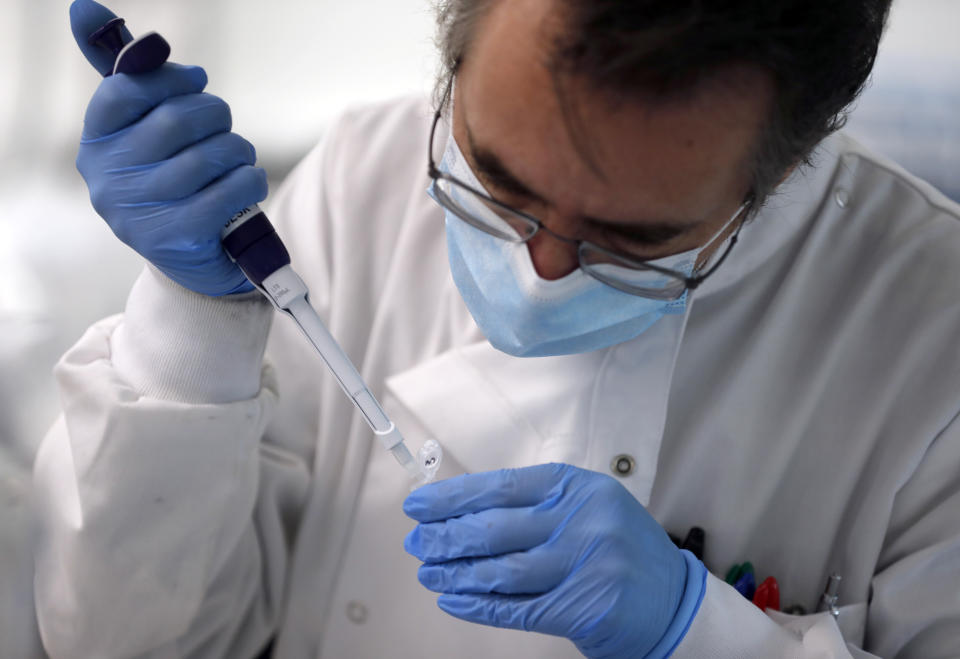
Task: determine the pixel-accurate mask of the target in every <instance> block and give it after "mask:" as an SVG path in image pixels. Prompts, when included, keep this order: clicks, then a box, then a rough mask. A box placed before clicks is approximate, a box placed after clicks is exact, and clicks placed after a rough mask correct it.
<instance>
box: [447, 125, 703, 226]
mask: <svg viewBox="0 0 960 659" xmlns="http://www.w3.org/2000/svg"><path fill="white" fill-rule="evenodd" d="M464 124H465V126H466V133H467V143H468V144H469V146H470V153H471V155H472V156H473V161H474V165H475V166H476V168H477V170H478V171H477V173H478V174H480V175H481V176H482V177H483V178H485V179H487V180H488V181H490V182H491V183H492V184H493V185H494V186H496V187H497V188H498V189H500V190H502V191H504V192H508V193H510V194H515V195H518V196H520V197H524V198H526V199H529V200H531V201H535V202H540V203H543V204H546V203H548V202H547V200H546V199H544V198H543V196H541V195H539V194H537V193H536V192H534V191H533V190H532V189H531V188H530V187H529V186H528V185H527V184H526V183H524V182H523V181H521V180H520V179H519V178H518V177H517V176H516V175H515V174H514V173H513V172H511V171H510V168H509V167H507V166H506V165H505V164H504V162H503V160H501V159H500V156H498V155H497V154H496V153H495V152H494V151H493V150H491V149H489V148H486V147H483V146H480V145H478V144H477V143H476V141H475V139H474V136H473V132H472V131H471V130H470V125H469V124H468V123H466V122H464ZM580 220H582V221H583V222H584V223H585V224H587V225H588V226H590V227H592V228H595V229H601V230H603V231H606V232H609V233H613V234H616V235H618V236H621V237H624V238H627V239H629V240H634V241H637V242H640V243H646V244H649V245H662V244H665V243H668V242H670V241H671V240H673V239H674V238H676V237H678V236H680V235H682V234H684V233H686V232H687V231H689V230H691V229H693V228H695V227H697V226H699V225H700V222H696V221H690V220H687V221H663V220H660V221H650V222H643V223H639V222H638V223H636V224H624V223H623V222H613V221H611V220H604V219H601V218H598V217H592V216H589V215H585V216H581V217H580Z"/></svg>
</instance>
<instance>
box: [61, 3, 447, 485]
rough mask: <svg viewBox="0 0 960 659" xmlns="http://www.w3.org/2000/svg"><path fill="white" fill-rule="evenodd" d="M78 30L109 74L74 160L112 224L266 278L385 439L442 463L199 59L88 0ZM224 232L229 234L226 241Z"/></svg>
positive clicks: (215, 266)
mask: <svg viewBox="0 0 960 659" xmlns="http://www.w3.org/2000/svg"><path fill="white" fill-rule="evenodd" d="M70 17H71V25H72V27H73V32H74V37H75V38H76V40H77V43H78V44H79V45H80V48H81V50H82V51H83V53H84V55H85V56H86V57H87V59H88V60H89V61H90V63H91V64H93V66H94V67H95V68H96V69H97V70H98V71H99V72H100V73H101V75H104V76H106V79H105V80H104V81H103V82H102V83H101V85H100V87H99V88H98V89H97V92H96V93H95V94H94V96H93V99H92V100H91V102H90V105H89V107H88V108H87V114H86V119H85V121H84V130H83V137H82V139H81V145H80V152H79V155H78V157H77V168H78V169H79V170H80V173H81V174H82V175H83V177H84V180H86V182H87V186H88V187H89V189H90V197H91V200H92V202H93V205H94V207H95V208H96V210H97V212H98V213H99V214H100V215H101V216H102V217H103V218H104V219H105V220H106V221H107V223H108V224H109V225H110V227H111V229H113V231H114V233H115V234H116V235H117V237H119V238H120V239H121V240H122V241H123V242H124V243H126V244H127V245H129V246H130V247H132V248H133V249H134V250H136V251H137V252H138V253H139V254H141V255H142V256H143V257H144V258H146V259H147V260H148V261H150V262H151V263H153V264H154V265H155V266H156V267H157V268H158V269H159V270H161V271H162V272H163V273H164V274H166V275H167V276H168V277H170V279H172V280H173V281H175V282H177V283H178V284H180V285H182V286H184V287H186V288H189V289H191V290H193V291H196V292H198V293H202V294H205V295H212V296H219V295H228V294H232V293H242V292H248V291H251V290H253V288H254V287H256V288H257V289H259V290H260V291H261V292H262V293H263V294H264V295H265V296H266V297H267V298H268V299H269V300H270V301H271V302H272V303H273V304H274V306H276V308H277V309H278V310H279V311H281V312H282V313H284V314H286V315H288V316H290V317H291V318H292V319H293V320H294V321H295V322H296V323H297V325H298V326H299V327H300V329H301V330H302V331H303V333H304V335H305V336H306V337H307V339H308V340H309V341H310V342H311V343H312V344H313V346H314V347H315V348H316V349H317V351H318V352H319V353H320V356H321V357H322V358H323V361H324V362H325V363H326V364H327V366H328V368H329V369H330V371H331V372H332V373H333V375H334V376H335V377H336V379H337V382H338V383H339V384H340V386H341V388H342V389H343V391H344V393H346V394H347V396H349V397H350V399H351V400H352V401H353V403H354V404H355V405H356V407H357V409H359V410H360V412H361V414H362V415H363V418H364V420H365V421H366V422H367V424H368V425H369V426H370V428H371V430H373V432H374V434H375V435H376V436H377V438H378V439H379V440H380V443H381V444H382V445H383V447H384V448H386V449H387V450H389V451H390V452H391V453H392V454H393V455H394V457H396V459H397V461H398V462H399V463H400V464H401V465H403V466H404V467H405V468H406V469H407V470H408V471H409V472H410V473H411V475H412V476H413V477H414V478H415V479H416V480H417V483H422V482H428V481H429V480H432V478H433V476H434V475H435V474H436V471H437V469H438V467H439V464H440V457H441V452H440V448H439V445H437V444H436V442H433V441H430V442H427V443H426V444H425V445H424V447H423V448H421V450H420V452H419V454H418V456H417V457H416V458H415V457H414V456H413V455H412V454H411V453H410V451H409V450H408V449H407V447H406V445H405V444H404V442H403V437H402V436H401V434H400V432H399V430H398V429H397V428H396V426H395V425H394V424H393V422H392V421H390V419H389V418H388V417H387V415H386V414H385V413H384V411H383V409H382V408H381V407H380V404H379V402H378V401H377V400H376V398H374V396H373V394H371V392H370V390H369V389H368V387H367V385H366V383H364V381H363V379H362V378H361V376H360V374H359V373H358V372H357V370H356V368H355V367H354V365H353V363H352V362H351V361H350V359H349V357H347V355H346V353H344V351H343V349H342V348H341V347H340V345H339V344H338V343H337V342H336V340H335V339H334V338H333V336H332V335H331V334H330V333H329V331H327V328H326V327H325V326H324V324H323V322H322V320H321V319H320V317H319V315H318V314H317V313H316V311H315V310H314V309H313V307H312V306H311V305H310V303H309V301H308V291H307V287H306V285H305V284H304V283H303V280H302V279H301V278H300V277H299V275H297V273H296V272H294V271H293V269H292V268H291V266H290V257H289V255H288V253H287V250H286V248H285V247H284V245H283V243H282V242H281V241H280V239H279V237H278V236H277V235H276V233H275V232H274V230H273V227H272V226H271V224H270V222H269V220H268V219H267V218H266V215H264V214H263V212H262V211H260V209H259V207H258V206H257V203H258V202H260V201H262V200H263V199H264V198H266V196H267V178H266V173H265V172H264V171H263V170H262V169H259V168H257V167H255V166H254V163H255V162H256V152H255V151H254V148H253V146H252V145H251V144H250V143H249V142H247V141H246V140H245V139H243V138H242V137H240V136H239V135H236V134H235V133H232V132H231V130H230V129H231V126H232V123H231V116H230V108H229V106H227V104H226V103H225V102H224V101H223V100H221V99H219V98H217V97H216V96H212V95H210V94H207V93H204V92H203V89H204V88H205V87H206V83H207V76H206V73H204V71H203V69H200V68H199V67H187V66H181V65H177V64H170V63H166V58H167V56H168V54H169V46H168V45H167V44H166V42H165V41H164V40H163V38H162V37H160V36H159V35H157V34H155V33H148V34H147V35H144V36H143V37H141V38H139V39H137V40H134V39H133V37H132V35H131V34H130V32H129V31H128V30H127V29H126V27H124V22H123V21H122V20H121V19H118V18H117V17H116V16H115V15H114V14H113V13H112V12H111V11H110V10H109V9H107V8H106V7H103V6H102V5H99V4H98V3H96V2H93V1H92V0H75V2H74V3H73V5H71V7H70ZM221 241H222V242H221Z"/></svg>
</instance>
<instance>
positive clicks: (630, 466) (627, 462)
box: [610, 453, 637, 476]
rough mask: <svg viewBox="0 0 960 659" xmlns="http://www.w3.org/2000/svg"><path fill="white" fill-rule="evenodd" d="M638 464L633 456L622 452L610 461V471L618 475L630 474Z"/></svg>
mask: <svg viewBox="0 0 960 659" xmlns="http://www.w3.org/2000/svg"><path fill="white" fill-rule="evenodd" d="M636 466H637V463H636V461H635V460H634V459H633V456H631V455H627V454H626V453H621V454H620V455H618V456H616V457H614V458H613V460H611V461H610V471H612V472H613V473H614V474H616V475H617V476H629V475H630V474H632V473H633V470H634V468H635V467H636Z"/></svg>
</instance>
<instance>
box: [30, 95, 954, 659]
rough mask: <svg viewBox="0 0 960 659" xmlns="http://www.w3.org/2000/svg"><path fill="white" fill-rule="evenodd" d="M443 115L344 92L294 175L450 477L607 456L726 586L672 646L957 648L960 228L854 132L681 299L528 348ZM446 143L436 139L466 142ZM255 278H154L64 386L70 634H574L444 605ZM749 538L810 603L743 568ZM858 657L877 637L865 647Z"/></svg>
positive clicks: (305, 237)
mask: <svg viewBox="0 0 960 659" xmlns="http://www.w3.org/2000/svg"><path fill="white" fill-rule="evenodd" d="M430 118H431V117H430V111H429V109H428V108H427V106H426V105H425V104H423V103H422V102H419V101H413V100H408V101H403V102H396V103H391V104H387V105H382V106H377V107H372V108H366V109H362V110H358V111H356V112H353V113H351V114H348V115H346V116H345V117H344V118H343V119H342V120H341V121H340V122H339V123H338V125H337V126H336V128H335V130H333V131H332V132H331V134H330V135H329V137H328V139H326V140H325V141H324V142H323V143H322V144H321V145H320V146H318V147H317V148H316V149H315V150H314V151H313V152H312V153H311V154H310V155H309V156H308V157H307V158H306V160H305V161H304V162H303V163H302V164H301V165H300V166H299V167H298V169H297V170H296V171H295V173H294V174H293V175H292V176H291V178H290V180H289V181H288V182H287V184H286V185H285V186H284V188H283V190H282V191H281V192H280V193H279V194H278V195H276V196H275V198H274V203H273V205H272V209H271V213H272V219H273V220H274V222H275V223H276V224H277V225H278V227H279V230H280V232H281V234H282V236H283V237H284V238H285V241H286V243H287V245H288V246H289V247H290V248H291V250H292V253H293V259H294V265H295V267H296V268H297V269H298V270H299V271H300V272H301V274H302V275H303V276H304V278H305V280H306V282H307V284H308V285H309V287H310V290H311V292H312V301H313V303H314V305H315V306H316V307H317V308H318V309H319V310H320V311H321V313H322V314H323V315H324V317H325V318H327V319H328V321H329V327H330V329H331V331H332V332H333V334H334V335H335V336H336V337H338V339H339V340H340V341H341V343H342V344H343V346H344V347H345V349H346V350H347V351H348V352H349V353H350V354H351V356H352V357H353V358H354V360H355V361H356V363H357V364H358V367H359V369H360V370H361V372H362V374H363V375H364V376H365V378H366V379H367V381H368V382H369V383H370V385H371V387H372V389H373V390H374V392H375V394H376V395H378V396H380V397H381V398H382V400H383V401H384V405H385V407H386V408H387V410H388V412H389V413H390V414H391V415H392V417H393V418H394V420H395V421H396V422H397V423H398V426H399V427H400V428H401V429H402V430H403V431H404V434H405V435H406V437H407V441H408V443H410V444H411V445H412V446H413V448H414V449H416V447H417V446H419V445H420V443H421V442H422V441H423V440H424V439H425V438H427V437H435V438H437V439H438V440H439V441H440V443H441V444H442V446H443V448H444V451H445V458H444V463H443V469H442V470H441V475H452V474H455V473H459V472H463V471H470V472H477V471H481V470H488V469H496V468H500V467H516V466H521V465H530V464H535V463H541V462H547V461H563V462H569V463H572V464H576V465H579V466H582V467H586V468H590V469H594V470H597V471H601V472H607V473H610V464H611V460H612V459H613V458H614V457H615V456H618V455H620V454H626V455H629V456H631V457H633V458H634V460H635V463H636V469H635V470H634V471H633V473H632V474H630V475H628V476H626V477H621V482H622V483H623V484H624V485H625V486H626V487H627V488H628V489H629V490H630V491H631V492H632V493H633V494H634V495H635V496H636V497H637V499H639V500H640V501H641V502H642V503H644V504H646V505H647V506H648V509H649V510H650V512H651V513H652V514H653V515H654V517H656V518H657V519H658V520H659V521H660V522H661V523H662V524H663V525H664V527H665V528H666V529H667V530H668V531H670V532H671V533H673V534H675V535H681V536H682V535H684V534H685V533H686V531H687V529H688V528H689V527H691V526H693V525H699V526H702V527H704V528H705V529H706V533H707V540H706V544H707V546H706V555H705V563H706V565H707V567H708V568H710V569H711V571H712V572H713V573H715V574H718V575H720V578H716V577H710V579H709V581H708V585H707V591H706V596H705V599H704V602H703V605H702V607H701V610H700V612H699V614H698V615H697V617H696V619H695V620H694V622H693V624H692V626H691V628H690V630H689V633H688V634H687V636H686V638H685V639H684V640H683V642H682V643H681V644H680V646H679V647H678V648H677V650H676V652H675V654H674V655H673V656H674V657H676V658H677V659H687V658H694V657H696V658H703V657H749V658H753V657H756V658H760V657H763V658H769V657H850V656H853V657H867V656H880V657H885V658H890V659H892V658H893V657H903V658H905V657H923V658H924V659H937V658H940V657H957V656H960V576H958V575H960V426H958V423H957V421H956V415H957V413H958V410H960V350H958V347H957V340H958V336H960V283H958V282H960V258H958V257H960V223H958V221H957V220H958V209H957V207H956V206H954V205H951V204H950V203H949V202H948V201H947V200H946V199H945V198H944V197H942V196H941V195H939V194H938V193H936V192H935V191H934V190H933V189H932V188H930V187H929V186H927V185H926V184H924V183H922V182H919V181H916V180H914V179H912V178H911V177H909V176H908V175H906V174H904V173H903V172H902V171H900V170H899V169H898V168H896V167H895V166H893V165H891V164H889V163H887V162H885V161H883V160H882V159H879V158H877V157H875V156H873V155H871V154H869V153H866V152H864V151H863V149H862V148H861V147H859V146H858V145H857V144H855V143H853V142H852V141H850V140H848V139H846V138H844V137H843V136H834V137H832V138H830V139H828V140H827V141H826V142H825V143H824V144H823V145H822V146H821V148H820V150H819V151H818V153H817V155H816V167H815V168H813V169H809V168H808V169H804V170H802V171H800V172H797V173H795V174H794V175H793V176H792V178H791V179H789V180H788V181H787V182H786V183H785V184H784V185H783V186H782V187H781V189H780V190H779V192H778V194H777V195H776V196H774V197H773V198H772V199H771V200H770V202H769V203H768V205H767V208H766V210H765V211H764V212H763V213H762V214H761V215H760V216H759V217H758V218H757V219H756V220H755V221H754V222H753V223H751V224H749V225H748V226H747V227H746V228H745V229H744V230H743V233H742V237H741V242H740V244H739V245H737V247H736V248H735V249H734V251H733V253H732V255H731V257H730V259H729V260H728V261H727V263H725V264H724V265H723V267H721V268H720V270H719V271H718V272H717V273H716V274H715V275H714V276H713V277H712V278H711V279H709V280H708V282H707V283H706V284H705V286H704V287H703V288H702V289H701V290H698V291H696V293H695V294H694V295H693V296H692V301H691V304H690V305H689V308H688V311H687V313H686V314H684V315H676V316H668V317H666V318H664V319H662V320H661V321H659V322H658V323H657V324H655V325H654V326H653V327H652V328H651V329H650V330H649V331H648V332H646V333H644V334H643V335H641V336H640V337H638V338H636V339H634V340H632V341H629V342H627V343H624V344H621V345H618V346H614V347H611V348H608V349H605V350H601V351H598V352H594V353H589V354H583V355H573V356H566V357H553V358H542V359H516V358H512V357H509V356H506V355H504V354H501V353H498V352H497V351H496V350H494V349H492V348H491V347H490V346H489V344H488V343H486V342H485V341H484V340H483V338H482V336H481V334H480V333H479V332H478V330H477V328H476V326H475V325H474V323H473V321H472V319H471V318H470V316H469V313H468V312H467V310H466V308H465V307H464V305H463V303H462V301H461V299H460V298H459V295H458V293H457V290H456V288H455V286H454V285H453V282H452V280H451V278H450V274H449V268H448V265H447V261H446V259H447V255H446V249H445V243H444V231H443V224H442V212H441V211H440V209H439V208H438V207H437V206H436V205H435V204H434V203H433V202H432V201H431V200H430V199H429V198H428V197H427V195H426V194H425V190H426V188H427V186H428V180H427V176H426V164H425V155H426V153H425V152H426V144H427V132H428V130H429V125H430ZM440 139H443V138H442V137H441V138H440ZM271 315H272V311H271V309H270V308H269V307H268V306H267V305H266V303H265V302H263V301H262V300H261V299H259V298H258V296H257V295H256V294H253V295H250V296H245V297H241V298H239V299H211V298H205V297H202V296H199V295H196V294H193V293H190V292H188V291H186V290H184V289H182V288H180V287H178V286H177V285H175V284H173V283H171V282H170V281H169V280H167V279H166V278H164V277H163V276H162V275H159V274H158V273H156V272H154V271H152V270H149V269H148V270H146V271H145V272H144V274H143V275H142V276H141V278H140V279H139V280H138V282H137V284H136V285H135V287H134V289H133V291H132V293H131V295H130V299H129V301H128V304H127V309H126V312H125V314H124V315H123V316H117V317H114V318H109V319H107V320H105V321H103V322H101V323H99V324H97V325H95V326H94V327H92V328H91V329H90V330H89V331H88V332H87V334H86V335H85V336H84V337H83V338H82V339H81V340H80V342H79V343H78V344H77V345H76V346H75V347H74V348H73V349H72V350H71V351H70V352H68V353H67V355H65V356H64V358H63V360H62V362H61V363H60V365H59V366H58V368H57V371H56V375H57V379H58V382H59V385H60V389H61V394H62V399H63V411H64V415H63V418H61V420H60V421H59V422H58V423H57V424H56V425H55V427H54V428H53V429H52V430H51V431H50V433H49V434H48V436H47V437H46V439H45V441H44V442H43V445H42V447H41V450H40V452H39V455H38V458H37V462H36V467H35V484H36V490H37V492H36V494H37V509H38V512H39V515H40V519H41V533H40V535H39V543H38V549H37V560H36V579H35V584H36V600H37V608H38V615H39V622H40V627H41V630H42V636H43V639H44V643H45V645H46V647H47V649H48V651H49V652H50V654H51V655H53V656H55V657H127V656H135V655H141V654H142V655H144V656H150V657H180V656H190V657H193V656H198V657H220V656H224V657H244V656H253V655H255V654H256V653H257V651H258V649H259V648H260V647H262V645H263V644H264V643H265V642H266V641H267V640H268V638H269V637H270V636H271V635H273V634H274V633H276V634H278V636H277V641H276V656H277V657H281V658H282V659H301V658H307V657H324V658H325V659H328V658H345V657H357V658H368V657H369V658H378V657H391V658H410V659H414V658H415V659H421V658H422V657H464V658H473V657H477V658H479V657H505V656H517V657H575V656H578V654H577V652H576V650H575V649H574V647H573V645H572V644H571V643H570V642H569V641H566V640H565V639H561V638H554V637H548V636H543V635H538V634H531V633H525V632H519V631H509V630H499V629H493V628H488V627H484V626H478V625H471V624H468V623H464V622H461V621H458V620H456V619H453V618H451V617H449V616H447V615H446V614H444V613H442V612H441V611H440V610H439V609H437V608H436V606H435V603H434V597H435V596H434V595H433V594H431V593H429V592H428V591H426V590H425V589H423V588H422V587H420V586H419V584H418V583H417V580H416V569H417V561H416V560H415V559H413V558H411V557H410V556H408V555H407V554H405V552H404V551H403V547H402V540H403V536H404V534H405V533H406V532H407V531H408V530H409V529H411V528H412V527H413V522H412V521H410V520H409V519H407V518H406V517H405V516H404V515H403V514H402V512H401V509H400V506H401V502H402V500H403V498H404V496H405V494H406V493H407V491H408V483H407V479H406V475H405V473H404V472H403V470H402V469H401V468H400V467H398V466H397V465H396V464H395V463H394V462H393V460H392V458H391V457H390V456H389V455H387V454H386V453H385V452H384V451H383V450H382V449H381V448H380V446H379V444H377V443H376V442H375V441H374V439H373V438H372V435H371V433H370V432H369V430H368V429H367V428H366V426H365V425H364V423H363V422H362V421H361V420H360V418H359V416H358V414H357V413H356V412H355V410H354V409H353V407H352V406H351V405H350V403H349V402H348V400H347V399H346V398H345V397H344V396H343V394H342V392H341V391H340V390H339V388H338V386H337V385H336V383H335V382H334V380H333V378H332V377H331V376H330V375H329V373H327V372H326V369H325V368H324V366H323V365H322V363H321V362H320V360H319V358H318V357H317V356H316V355H315V354H313V353H312V352H311V349H310V348H309V347H308V345H307V344H306V342H305V341H304V340H303V338H302V337H301V336H300V335H299V333H298V331H297V330H296V329H295V328H294V326H293V324H292V323H291V322H290V321H289V320H288V319H286V318H284V317H280V316H278V317H277V318H276V319H275V320H274V321H273V329H272V332H270V340H269V346H268V348H267V360H266V365H265V366H263V365H262V364H263V362H262V355H263V351H264V344H265V343H266V342H267V333H268V327H269V325H270V323H271ZM745 560H750V561H752V563H753V564H754V566H755V567H756V571H757V575H758V577H759V578H760V579H763V578H764V577H766V576H768V575H773V576H776V578H777V579H778V580H779V583H780V588H781V592H782V599H783V604H784V606H786V605H789V604H792V603H801V604H803V605H805V606H806V607H807V609H808V610H813V609H814V608H815V605H816V603H817V600H818V597H819V594H820V592H821V591H822V589H823V586H824V584H825V582H826V578H827V576H828V575H829V574H830V573H831V572H838V573H840V574H841V575H842V577H843V582H842V588H841V593H840V597H841V599H840V604H841V615H840V617H839V618H838V619H837V620H836V621H835V620H834V619H833V618H832V617H831V616H830V615H829V614H820V615H812V614H811V615H808V616H796V617H790V616H784V615H777V614H775V613H769V614H765V613H763V612H761V611H760V610H759V609H758V608H756V607H755V606H754V605H753V604H752V603H750V602H748V601H747V600H746V599H744V598H743V597H741V596H740V595H739V594H737V593H736V592H735V591H734V590H733V589H732V588H731V587H729V586H727V585H725V584H724V582H723V581H722V576H723V574H724V573H725V572H726V570H727V569H728V568H729V567H730V566H731V565H732V564H733V563H736V562H741V561H745ZM861 648H862V649H861Z"/></svg>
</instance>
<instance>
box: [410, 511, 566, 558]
mask: <svg viewBox="0 0 960 659" xmlns="http://www.w3.org/2000/svg"><path fill="white" fill-rule="evenodd" d="M560 521H561V516H560V515H559V514H556V513H555V512H554V511H553V510H545V511H541V510H538V509H536V508H532V507H527V508H492V509H490V510H483V511H481V512H479V513H468V514H466V515H463V516H461V517H453V518H450V519H448V520H445V521H442V522H426V523H423V524H418V525H417V526H416V527H415V528H414V529H413V530H412V531H411V532H410V533H409V534H407V537H406V539H405V540H404V543H403V546H404V549H406V550H407V552H408V553H410V554H413V555H414V556H416V557H417V558H419V559H420V560H421V561H424V562H427V563H440V562H443V561H451V560H455V559H459V558H469V557H475V556H497V555H499V554H506V553H508V552H513V551H523V550H525V549H530V548H532V547H536V546H537V545H541V544H543V543H544V542H546V541H547V539H548V538H549V537H550V535H551V534H552V533H553V532H554V530H555V529H556V527H557V524H559V522H560Z"/></svg>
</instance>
